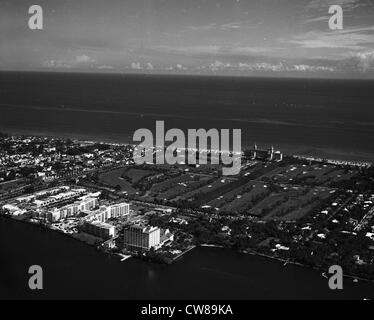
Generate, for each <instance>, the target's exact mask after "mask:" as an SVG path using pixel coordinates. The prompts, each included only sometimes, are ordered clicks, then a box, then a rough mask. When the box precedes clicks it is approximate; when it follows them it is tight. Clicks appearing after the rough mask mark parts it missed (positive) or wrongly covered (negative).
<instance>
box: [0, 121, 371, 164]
mask: <svg viewBox="0 0 374 320" xmlns="http://www.w3.org/2000/svg"><path fill="white" fill-rule="evenodd" d="M0 133H5V134H8V135H10V136H25V137H27V136H30V137H47V138H51V139H52V138H57V139H71V140H72V141H76V142H83V143H102V144H109V145H115V146H126V145H131V146H134V147H135V146H136V145H137V144H135V143H134V141H131V140H130V138H129V139H127V140H124V139H118V138H113V137H104V136H101V137H100V136H92V135H89V134H69V133H57V132H49V131H48V132H40V131H38V132H36V131H29V130H17V129H13V130H10V129H8V128H5V129H3V128H0ZM261 144H262V145H265V144H264V143H261ZM251 148H252V145H250V144H249V143H247V144H243V145H242V151H244V150H248V149H251ZM300 148H301V147H300V146H293V147H292V146H286V147H285V148H282V147H281V146H280V147H278V149H280V150H281V152H283V154H284V155H287V156H293V157H296V158H299V159H305V160H312V161H327V162H331V163H337V164H339V163H346V164H349V165H364V166H365V165H366V166H367V165H373V164H374V154H373V155H371V154H369V153H364V154H361V155H359V154H357V153H355V155H354V156H353V155H352V152H348V151H344V150H328V152H326V151H324V150H319V149H318V148H313V147H311V148H309V150H308V151H307V152H299V151H300ZM186 149H188V148H179V149H178V150H186ZM311 150H312V151H311ZM313 150H314V151H313ZM195 151H197V150H195ZM211 152H212V153H217V152H219V151H217V150H211Z"/></svg>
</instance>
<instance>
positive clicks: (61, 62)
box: [43, 54, 96, 69]
mask: <svg viewBox="0 0 374 320" xmlns="http://www.w3.org/2000/svg"><path fill="white" fill-rule="evenodd" d="M95 62H96V61H95V59H94V58H92V57H90V56H88V55H85V54H83V55H77V56H75V57H73V58H70V59H50V60H46V61H44V62H43V67H45V68H68V69H69V68H74V67H78V68H79V67H91V66H93V65H94V64H95Z"/></svg>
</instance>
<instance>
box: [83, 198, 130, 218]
mask: <svg viewBox="0 0 374 320" xmlns="http://www.w3.org/2000/svg"><path fill="white" fill-rule="evenodd" d="M129 214H130V205H129V204H128V203H126V202H122V203H118V204H113V205H109V206H100V208H99V209H98V210H96V211H94V212H92V213H91V214H90V215H89V216H87V217H86V220H90V221H91V220H98V221H101V222H106V221H107V220H108V219H111V218H119V217H125V216H127V215H129Z"/></svg>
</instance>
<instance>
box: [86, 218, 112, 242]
mask: <svg viewBox="0 0 374 320" xmlns="http://www.w3.org/2000/svg"><path fill="white" fill-rule="evenodd" d="M81 229H82V231H84V232H87V233H89V234H92V235H94V236H96V237H99V238H102V239H105V240H107V239H110V238H113V237H114V236H115V227H114V226H112V225H111V224H109V223H105V222H100V221H97V220H94V221H90V222H88V221H85V222H84V223H83V225H82V227H81Z"/></svg>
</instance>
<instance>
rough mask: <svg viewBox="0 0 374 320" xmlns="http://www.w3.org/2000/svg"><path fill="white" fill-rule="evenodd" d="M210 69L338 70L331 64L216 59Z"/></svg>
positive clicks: (268, 70) (243, 70) (270, 70)
mask: <svg viewBox="0 0 374 320" xmlns="http://www.w3.org/2000/svg"><path fill="white" fill-rule="evenodd" d="M208 69H210V70H211V71H223V70H231V71H240V72H245V71H264V72H334V71H336V68H335V67H331V66H322V65H318V66H314V65H307V64H297V65H296V64H295V65H292V64H291V65H287V64H285V63H283V62H279V63H270V62H257V63H248V62H240V63H237V64H231V63H224V62H222V61H219V60H216V61H215V62H214V63H212V64H210V65H209V67H208Z"/></svg>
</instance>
